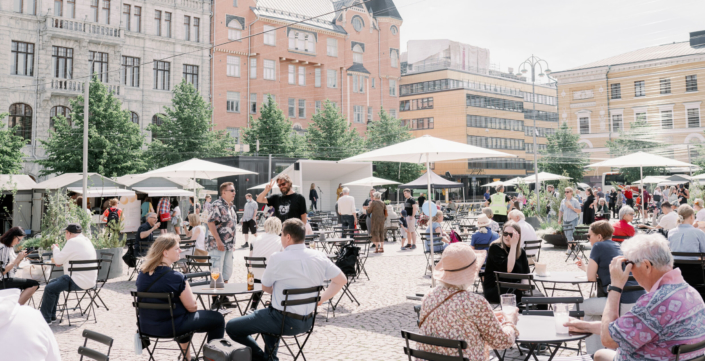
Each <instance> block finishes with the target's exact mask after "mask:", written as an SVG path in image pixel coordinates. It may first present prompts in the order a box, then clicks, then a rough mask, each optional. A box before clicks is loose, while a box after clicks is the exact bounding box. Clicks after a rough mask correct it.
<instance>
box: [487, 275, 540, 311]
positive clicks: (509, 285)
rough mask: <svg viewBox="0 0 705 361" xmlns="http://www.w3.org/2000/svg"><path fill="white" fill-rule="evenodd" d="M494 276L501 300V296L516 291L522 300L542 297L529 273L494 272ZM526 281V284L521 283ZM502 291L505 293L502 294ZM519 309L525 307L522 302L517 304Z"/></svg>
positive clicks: (532, 276)
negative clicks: (519, 293)
mask: <svg viewBox="0 0 705 361" xmlns="http://www.w3.org/2000/svg"><path fill="white" fill-rule="evenodd" d="M494 276H495V278H496V280H497V293H498V294H499V298H500V299H501V298H502V297H501V296H502V295H503V294H508V293H514V291H516V290H518V291H521V293H522V300H523V298H524V297H544V294H543V293H541V292H540V291H539V289H538V287H537V286H536V284H535V283H534V275H532V274H530V273H526V274H525V273H506V272H497V271H495V273H494ZM524 281H526V283H522V282H524ZM502 289H504V290H505V292H502ZM517 306H519V308H524V307H526V306H525V305H524V304H523V302H521V303H520V304H518V305H517Z"/></svg>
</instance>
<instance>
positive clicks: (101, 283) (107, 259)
mask: <svg viewBox="0 0 705 361" xmlns="http://www.w3.org/2000/svg"><path fill="white" fill-rule="evenodd" d="M106 264H107V265H108V267H107V270H106V272H105V274H104V275H102V276H101V274H100V273H101V271H102V270H103V269H105V265H106ZM112 266H113V254H112V253H110V252H105V251H103V252H100V270H99V271H98V278H97V279H96V280H95V282H96V283H95V287H93V297H92V298H91V303H92V304H94V305H95V306H96V307H98V308H100V306H98V303H97V302H96V299H98V300H99V301H100V303H101V304H102V305H103V307H105V310H106V311H110V309H109V308H108V306H107V305H106V304H105V302H104V301H103V298H101V297H100V291H102V290H103V287H105V284H106V283H108V277H110V270H111V269H112ZM87 294H88V292H86V293H84V294H83V296H81V300H79V301H78V302H79V303H80V302H81V301H83V297H85V296H86V295H87ZM89 297H90V296H89Z"/></svg>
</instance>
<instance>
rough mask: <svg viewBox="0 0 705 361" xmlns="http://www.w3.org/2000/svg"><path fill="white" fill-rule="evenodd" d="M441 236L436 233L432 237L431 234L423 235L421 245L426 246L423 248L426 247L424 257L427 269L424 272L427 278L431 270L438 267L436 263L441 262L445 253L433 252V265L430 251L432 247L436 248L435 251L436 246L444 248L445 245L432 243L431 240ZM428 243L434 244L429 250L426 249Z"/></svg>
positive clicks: (439, 242) (436, 242) (437, 242)
mask: <svg viewBox="0 0 705 361" xmlns="http://www.w3.org/2000/svg"><path fill="white" fill-rule="evenodd" d="M440 236H441V234H440V233H435V232H434V233H431V236H429V234H428V233H427V232H425V233H422V234H421V244H423V245H424V246H423V247H424V249H423V253H424V256H426V269H425V270H424V276H426V275H427V274H428V273H429V272H430V270H432V269H433V267H434V266H435V265H436V263H438V262H439V261H440V260H441V254H442V253H443V252H433V263H431V251H430V247H434V249H435V247H436V246H442V245H443V244H444V243H443V242H442V241H433V242H431V240H432V239H433V238H435V237H440ZM426 242H429V243H432V245H430V246H429V249H428V250H427V249H426Z"/></svg>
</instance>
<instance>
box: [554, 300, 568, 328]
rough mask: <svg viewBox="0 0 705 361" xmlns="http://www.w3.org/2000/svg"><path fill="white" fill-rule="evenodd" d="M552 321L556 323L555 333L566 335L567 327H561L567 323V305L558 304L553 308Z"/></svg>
mask: <svg viewBox="0 0 705 361" xmlns="http://www.w3.org/2000/svg"><path fill="white" fill-rule="evenodd" d="M553 319H554V320H555V321H556V333H557V334H563V335H565V334H567V333H568V332H569V329H568V327H567V326H563V325H565V324H566V323H567V322H568V305H567V304H565V303H559V304H556V305H554V307H553Z"/></svg>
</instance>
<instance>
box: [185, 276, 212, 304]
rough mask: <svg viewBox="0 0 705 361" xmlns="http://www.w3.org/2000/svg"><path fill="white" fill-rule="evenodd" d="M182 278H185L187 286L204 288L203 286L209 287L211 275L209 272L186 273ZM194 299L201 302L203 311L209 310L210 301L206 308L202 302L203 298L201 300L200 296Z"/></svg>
mask: <svg viewBox="0 0 705 361" xmlns="http://www.w3.org/2000/svg"><path fill="white" fill-rule="evenodd" d="M184 278H186V281H187V282H188V284H189V286H191V287H192V288H193V287H196V286H205V285H210V283H211V273H210V272H196V273H187V274H185V275H184ZM196 299H197V300H199V301H200V302H201V306H203V309H204V310H207V309H209V308H210V301H209V305H208V308H206V304H205V303H204V302H203V298H201V295H198V296H196Z"/></svg>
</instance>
